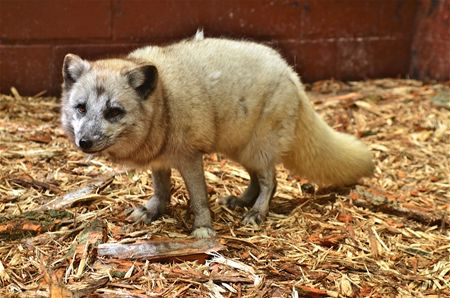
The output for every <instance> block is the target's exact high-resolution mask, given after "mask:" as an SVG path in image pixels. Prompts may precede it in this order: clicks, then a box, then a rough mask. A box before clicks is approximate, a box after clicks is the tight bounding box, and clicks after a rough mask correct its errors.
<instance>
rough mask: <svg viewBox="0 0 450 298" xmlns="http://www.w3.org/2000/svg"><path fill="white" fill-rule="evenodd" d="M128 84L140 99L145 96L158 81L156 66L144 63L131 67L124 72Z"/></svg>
mask: <svg viewBox="0 0 450 298" xmlns="http://www.w3.org/2000/svg"><path fill="white" fill-rule="evenodd" d="M125 76H126V78H127V80H128V84H130V86H131V87H132V88H133V89H134V90H136V92H137V94H139V96H140V97H141V98H142V99H147V97H148V96H149V95H150V94H151V93H152V92H153V91H154V90H155V88H156V84H157V81H158V70H157V69H156V66H154V65H151V64H146V65H142V66H138V67H136V68H133V69H131V70H129V71H127V72H126V73H125Z"/></svg>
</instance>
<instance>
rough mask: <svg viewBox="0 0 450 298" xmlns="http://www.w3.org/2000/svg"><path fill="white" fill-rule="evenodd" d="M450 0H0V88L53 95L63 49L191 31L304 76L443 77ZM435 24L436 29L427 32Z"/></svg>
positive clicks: (129, 45) (92, 50)
mask: <svg viewBox="0 0 450 298" xmlns="http://www.w3.org/2000/svg"><path fill="white" fill-rule="evenodd" d="M449 6H450V0H0V91H1V92H8V91H9V89H10V87H11V86H15V87H16V88H17V89H18V90H19V91H20V92H21V93H23V94H34V93H37V92H39V91H41V90H47V91H48V92H49V93H50V94H58V93H59V85H60V83H61V76H60V68H61V62H62V59H63V57H64V55H65V54H66V53H68V52H74V53H77V54H80V55H82V56H84V57H86V58H90V59H93V58H99V57H105V56H112V55H117V54H122V53H126V52H127V51H129V50H131V49H133V48H135V47H137V46H140V45H143V44H149V43H151V44H162V43H166V42H169V41H174V40H178V39H181V38H185V37H188V36H192V35H193V34H194V33H195V31H196V29H197V28H203V29H204V30H205V35H206V36H225V37H233V38H247V39H252V40H256V41H261V42H266V43H268V44H271V45H272V46H274V47H276V48H278V49H279V50H280V51H281V53H282V54H283V55H284V56H285V57H286V58H287V59H288V61H289V62H290V63H291V64H292V65H294V66H295V67H296V69H297V71H298V72H299V73H300V74H301V76H302V78H303V79H304V80H305V81H314V80H320V79H326V78H337V79H342V80H357V79H365V78H375V77H396V76H408V75H414V76H415V77H418V78H425V77H430V78H437V79H449V77H450V74H449V73H450V71H449V67H450V62H449V60H448V58H449V53H450V52H449V51H448V49H449V48H448V47H449V32H448V28H449V27H448V21H449V20H448V15H449V14H448V12H449ZM416 16H419V18H420V20H417V19H416ZM436 24H438V25H436ZM439 24H440V25H439ZM433 26H440V27H439V28H441V31H440V33H439V36H437V35H436V36H435V33H432V34H431V33H429V32H430V31H433V28H435V27H433ZM416 30H420V34H416ZM430 34H431V35H430ZM413 41H414V46H415V47H414V51H412V44H413ZM426 49H427V50H426ZM435 50H436V51H437V52H438V53H440V55H441V56H445V57H446V58H442V59H441V58H436V56H435V55H434V51H435Z"/></svg>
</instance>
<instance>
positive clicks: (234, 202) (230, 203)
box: [218, 196, 241, 209]
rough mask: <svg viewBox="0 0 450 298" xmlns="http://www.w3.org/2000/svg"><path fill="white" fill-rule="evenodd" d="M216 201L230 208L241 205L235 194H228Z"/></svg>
mask: <svg viewBox="0 0 450 298" xmlns="http://www.w3.org/2000/svg"><path fill="white" fill-rule="evenodd" d="M218 203H219V204H220V205H223V206H226V207H228V208H230V209H234V208H236V207H240V206H241V202H240V199H239V198H238V197H236V196H228V197H223V198H220V199H218Z"/></svg>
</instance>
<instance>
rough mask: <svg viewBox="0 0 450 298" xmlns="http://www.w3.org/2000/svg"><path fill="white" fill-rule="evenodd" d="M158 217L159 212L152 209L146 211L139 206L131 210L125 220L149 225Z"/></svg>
mask: <svg viewBox="0 0 450 298" xmlns="http://www.w3.org/2000/svg"><path fill="white" fill-rule="evenodd" d="M159 216H160V214H159V212H158V211H157V210H154V209H148V208H146V207H144V206H139V207H136V208H134V209H133V211H132V212H131V214H130V215H129V216H128V217H127V220H129V221H134V222H143V223H145V224H149V223H151V222H152V221H154V220H155V219H157V218H158V217H159Z"/></svg>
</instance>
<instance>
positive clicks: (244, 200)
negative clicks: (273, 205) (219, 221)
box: [219, 170, 261, 209]
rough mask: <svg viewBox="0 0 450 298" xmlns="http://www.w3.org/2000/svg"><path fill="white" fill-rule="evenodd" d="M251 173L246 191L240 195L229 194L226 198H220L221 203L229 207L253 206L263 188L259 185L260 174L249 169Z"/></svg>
mask: <svg viewBox="0 0 450 298" xmlns="http://www.w3.org/2000/svg"><path fill="white" fill-rule="evenodd" d="M247 171H248V172H249V175H250V184H249V186H248V187H247V188H246V189H245V191H244V193H243V194H242V195H241V196H239V197H236V196H233V195H231V196H228V197H224V198H220V199H219V204H221V205H225V206H227V207H228V208H232V209H234V208H236V207H251V206H253V204H254V203H255V201H256V199H257V198H258V195H259V193H260V191H261V188H260V186H259V181H258V175H257V174H256V172H254V171H251V170H247Z"/></svg>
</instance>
